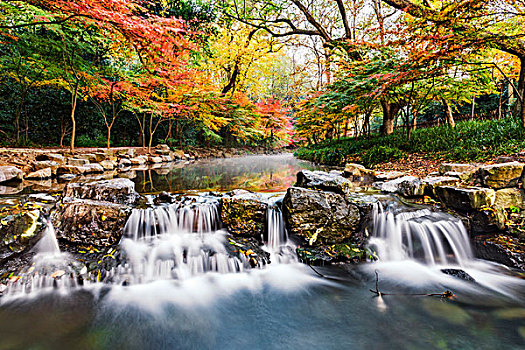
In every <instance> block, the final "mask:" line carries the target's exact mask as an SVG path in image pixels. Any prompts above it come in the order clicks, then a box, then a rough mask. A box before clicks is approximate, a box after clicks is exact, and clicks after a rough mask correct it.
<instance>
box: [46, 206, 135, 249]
mask: <svg viewBox="0 0 525 350" xmlns="http://www.w3.org/2000/svg"><path fill="white" fill-rule="evenodd" d="M130 212H131V211H130V208H129V207H127V206H125V205H122V204H115V203H109V202H101V201H94V200H86V199H81V200H80V199H71V198H65V199H64V201H63V203H62V204H61V206H60V207H59V209H58V210H57V211H56V212H55V214H54V215H53V223H54V225H55V229H56V235H57V238H59V239H63V240H66V241H68V242H71V243H76V244H81V245H85V246H89V245H95V246H99V247H103V246H110V245H114V244H117V243H118V242H119V241H120V238H121V237H122V230H123V228H124V226H125V225H126V222H127V220H128V217H129V215H130Z"/></svg>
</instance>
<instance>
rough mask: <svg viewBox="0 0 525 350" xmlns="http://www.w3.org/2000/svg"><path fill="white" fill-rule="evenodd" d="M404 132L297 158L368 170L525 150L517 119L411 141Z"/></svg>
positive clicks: (443, 130) (344, 142)
mask: <svg viewBox="0 0 525 350" xmlns="http://www.w3.org/2000/svg"><path fill="white" fill-rule="evenodd" d="M403 132H404V131H403V130H398V131H396V132H394V133H393V134H392V135H388V136H373V137H371V138H368V137H366V136H360V137H357V138H343V139H339V140H333V141H325V142H322V143H320V144H318V145H312V146H309V147H304V148H301V149H299V150H298V151H297V152H296V155H297V157H299V158H302V159H306V160H311V161H314V162H318V163H323V164H328V165H339V166H342V165H344V164H345V163H346V162H348V161H358V162H361V163H363V164H364V165H366V166H374V165H376V164H379V163H382V162H388V161H393V160H396V159H400V158H403V157H404V156H405V155H406V154H410V153H421V154H425V155H427V156H428V157H429V158H431V159H439V158H441V159H444V160H448V161H483V160H486V159H489V158H491V157H494V156H498V155H503V154H512V153H515V152H518V151H519V150H521V149H523V148H524V147H525V130H524V129H523V128H522V127H521V126H520V125H519V123H518V122H517V121H516V120H514V119H510V118H507V119H501V120H491V121H466V122H459V123H457V125H456V128H454V129H452V128H450V127H449V126H446V125H445V126H440V127H433V128H427V129H419V130H415V131H413V132H412V137H411V139H410V140H407V138H406V135H405V134H403Z"/></svg>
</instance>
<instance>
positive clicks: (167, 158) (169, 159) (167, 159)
mask: <svg viewBox="0 0 525 350" xmlns="http://www.w3.org/2000/svg"><path fill="white" fill-rule="evenodd" d="M161 158H162V162H164V163H169V162H172V161H173V159H172V158H171V156H169V155H163V156H161Z"/></svg>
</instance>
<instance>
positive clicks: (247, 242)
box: [226, 236, 271, 267]
mask: <svg viewBox="0 0 525 350" xmlns="http://www.w3.org/2000/svg"><path fill="white" fill-rule="evenodd" d="M226 250H227V251H228V253H229V255H231V256H235V257H237V258H239V259H240V260H241V261H244V260H248V263H249V264H250V266H251V267H258V266H259V267H260V266H264V265H267V264H270V263H271V261H270V253H268V252H267V251H265V250H263V249H262V246H261V243H260V241H259V240H257V239H256V238H254V237H231V236H230V237H228V244H227V245H226Z"/></svg>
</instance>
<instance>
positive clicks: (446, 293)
mask: <svg viewBox="0 0 525 350" xmlns="http://www.w3.org/2000/svg"><path fill="white" fill-rule="evenodd" d="M375 273H376V289H375V290H373V289H370V291H371V292H372V293H374V294H375V295H376V296H378V297H381V296H383V295H402V296H414V297H441V298H442V299H452V298H453V297H454V296H455V295H454V293H452V292H451V291H450V290H448V289H447V290H446V291H444V292H443V293H383V292H381V291H380V290H379V274H378V273H377V271H376V272H375Z"/></svg>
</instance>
